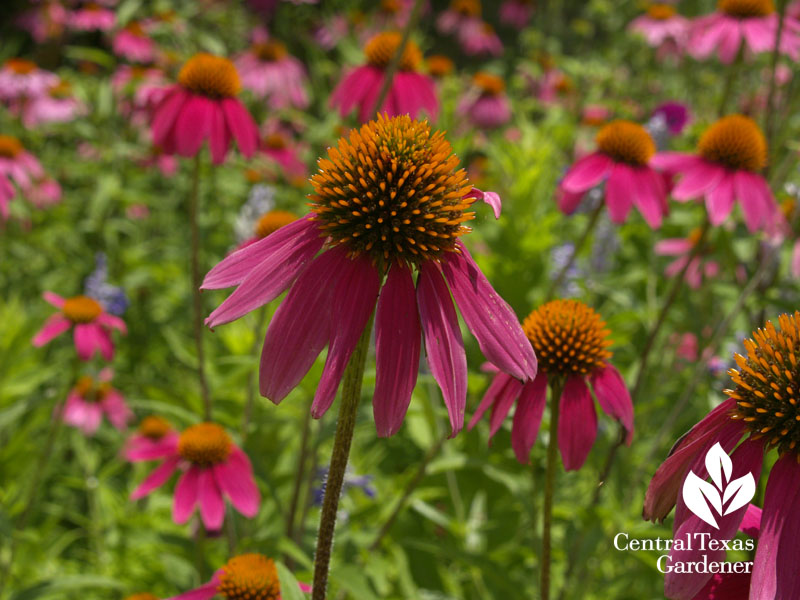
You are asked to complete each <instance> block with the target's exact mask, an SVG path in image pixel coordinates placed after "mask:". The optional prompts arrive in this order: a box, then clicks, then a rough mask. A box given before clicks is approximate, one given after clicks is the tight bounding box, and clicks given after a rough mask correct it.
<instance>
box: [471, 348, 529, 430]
mask: <svg viewBox="0 0 800 600" xmlns="http://www.w3.org/2000/svg"><path fill="white" fill-rule="evenodd" d="M485 364H486V365H491V363H485ZM491 366H492V367H494V365H491ZM492 372H494V373H495V376H494V377H493V378H492V382H491V383H490V384H489V388H488V389H487V390H486V393H485V394H484V395H483V398H482V399H481V403H480V404H479V405H478V408H477V410H476V411H475V413H474V414H473V415H472V418H471V419H470V420H469V425H467V429H468V430H472V428H473V427H475V425H477V423H478V421H480V420H481V417H483V415H484V414H485V413H486V411H487V410H489V409H490V408H492V407H493V406H494V405H495V403H496V402H499V401H500V397H501V395H503V396H505V395H510V396H511V401H512V402H513V400H514V399H515V398H516V397H517V395H519V392H520V391H521V390H522V384H521V383H520V382H518V381H516V380H515V379H514V378H513V377H511V376H510V375H507V374H506V373H503V372H500V371H492ZM513 384H516V385H513ZM510 409H511V406H510V405H509V407H508V409H506V414H507V413H508V411H509V410H510ZM492 412H493V414H494V412H495V411H492ZM502 418H505V415H503V417H502ZM501 420H502V419H501ZM490 437H491V436H490Z"/></svg>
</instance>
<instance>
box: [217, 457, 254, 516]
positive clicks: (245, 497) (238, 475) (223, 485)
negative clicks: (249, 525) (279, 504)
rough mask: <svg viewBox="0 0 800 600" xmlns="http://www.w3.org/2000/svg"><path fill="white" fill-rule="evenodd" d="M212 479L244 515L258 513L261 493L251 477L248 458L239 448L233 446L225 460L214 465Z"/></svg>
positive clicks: (251, 469) (251, 468)
mask: <svg viewBox="0 0 800 600" xmlns="http://www.w3.org/2000/svg"><path fill="white" fill-rule="evenodd" d="M213 471H214V479H215V480H216V482H217V485H218V486H219V489H221V490H222V491H223V492H225V494H227V496H228V498H230V501H231V504H233V505H234V506H235V507H236V509H237V510H238V511H239V512H240V513H242V514H243V515H244V516H246V517H249V518H251V519H252V518H253V517H255V516H256V515H257V514H258V507H259V505H260V504H261V494H260V493H259V491H258V486H257V485H256V482H255V480H254V479H253V467H252V466H251V465H250V459H248V458H247V455H246V454H245V453H244V452H242V450H240V449H239V448H236V447H234V449H233V451H232V452H231V455H230V456H229V457H228V460H227V461H226V462H223V463H220V464H218V465H214V467H213Z"/></svg>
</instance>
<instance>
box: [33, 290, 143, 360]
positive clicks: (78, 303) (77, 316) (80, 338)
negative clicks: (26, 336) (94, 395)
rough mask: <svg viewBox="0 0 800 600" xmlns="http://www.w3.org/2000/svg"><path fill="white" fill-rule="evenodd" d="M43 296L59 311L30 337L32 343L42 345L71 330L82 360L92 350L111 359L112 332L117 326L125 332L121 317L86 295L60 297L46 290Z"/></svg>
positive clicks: (91, 352) (112, 356) (87, 357)
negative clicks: (105, 309)
mask: <svg viewBox="0 0 800 600" xmlns="http://www.w3.org/2000/svg"><path fill="white" fill-rule="evenodd" d="M43 297H44V299H45V300H47V302H49V303H50V304H52V305H53V306H55V307H56V308H58V309H60V312H58V313H56V314H54V315H53V316H51V317H50V318H49V319H48V320H47V322H46V323H45V324H44V326H43V327H42V328H41V329H40V330H39V333H37V334H36V336H35V337H34V338H33V345H34V346H36V347H40V346H44V345H45V344H47V343H49V342H50V341H51V340H52V339H53V338H56V337H58V336H59V335H61V334H62V333H64V332H66V331H68V330H69V329H73V338H74V340H75V349H76V350H77V351H78V357H79V358H80V359H81V360H90V359H91V358H92V356H93V355H94V353H95V352H100V354H101V355H102V356H103V358H104V359H105V360H111V359H112V358H114V343H113V342H112V341H111V332H112V330H114V329H117V330H119V331H121V332H122V333H126V331H127V330H126V328H125V323H124V322H123V321H122V319H120V318H119V317H116V316H114V315H111V314H108V313H107V312H105V311H104V310H103V307H102V306H101V305H100V303H99V302H98V301H97V300H95V299H94V298H90V297H89V296H73V297H72V298H62V297H61V296H59V295H57V294H54V293H53V292H45V293H44V294H43Z"/></svg>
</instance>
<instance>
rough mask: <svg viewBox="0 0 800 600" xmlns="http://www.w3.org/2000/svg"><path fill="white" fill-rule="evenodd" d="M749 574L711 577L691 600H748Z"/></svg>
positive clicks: (728, 574)
mask: <svg viewBox="0 0 800 600" xmlns="http://www.w3.org/2000/svg"><path fill="white" fill-rule="evenodd" d="M751 577H752V575H751V574H750V573H725V574H717V575H714V576H713V577H711V579H710V580H709V581H708V583H707V584H706V585H705V587H704V588H703V589H702V590H700V591H699V592H698V594H697V595H696V596H695V597H694V598H692V600H748V599H749V598H750V579H751Z"/></svg>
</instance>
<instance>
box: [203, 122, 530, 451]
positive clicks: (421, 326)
mask: <svg viewBox="0 0 800 600" xmlns="http://www.w3.org/2000/svg"><path fill="white" fill-rule="evenodd" d="M457 166H458V159H457V158H456V157H455V156H453V155H452V149H451V147H450V144H449V143H448V142H447V140H446V139H445V138H444V136H443V134H442V133H441V132H434V131H431V129H430V126H429V125H428V124H427V123H425V122H419V121H412V120H411V119H410V118H409V117H408V116H407V115H403V116H400V117H395V118H393V119H386V118H384V117H382V116H379V117H378V119H377V120H375V121H371V122H370V123H368V124H366V125H363V126H362V127H361V128H360V129H354V130H352V131H351V132H350V135H349V138H342V139H340V140H339V143H338V145H337V146H336V147H333V148H330V149H329V151H328V157H327V158H323V159H320V161H319V168H320V170H319V173H317V174H316V175H314V177H312V185H313V186H314V193H313V194H312V195H311V196H310V199H311V201H312V205H311V212H310V213H309V214H308V215H306V216H305V217H304V218H302V219H299V220H297V221H295V222H294V223H291V224H290V225H287V226H285V227H282V228H281V229H279V230H278V231H277V232H275V233H274V234H272V235H270V236H268V237H266V238H264V239H263V240H261V241H259V242H257V243H255V244H251V245H250V246H247V247H246V248H244V249H242V250H239V251H238V252H234V253H233V254H231V255H230V256H228V257H227V258H226V259H224V260H223V261H222V262H221V263H219V264H218V265H217V266H215V267H214V268H213V269H212V270H211V271H210V272H209V273H208V274H207V275H206V278H205V280H204V281H203V286H202V287H203V289H221V288H226V287H231V286H238V287H237V289H236V290H235V291H234V292H233V294H231V295H230V296H229V297H228V299H227V300H225V301H224V302H223V303H222V304H221V305H220V306H219V307H218V308H217V309H216V310H214V311H213V312H212V313H211V315H210V316H209V318H208V319H207V320H206V323H207V324H208V325H209V326H211V327H214V326H216V325H220V324H223V323H228V322H230V321H233V320H235V319H238V318H240V317H241V316H242V315H244V314H246V313H248V312H250V311H252V310H254V309H256V308H258V307H259V306H262V305H264V304H266V303H268V302H270V301H272V300H274V299H275V298H277V297H278V296H279V295H280V294H281V293H283V292H284V291H285V290H287V289H288V290H289V292H288V295H287V296H286V298H285V299H284V301H283V303H282V304H281V305H280V306H279V307H278V309H277V311H276V313H275V316H274V318H273V319H272V321H271V322H270V325H269V328H268V330H267V335H266V339H265V341H264V348H263V351H262V354H261V369H260V390H261V394H262V395H264V396H266V397H267V398H269V399H270V400H272V401H273V402H275V403H279V402H280V401H281V400H283V398H285V397H286V396H287V395H288V394H289V392H290V391H291V390H292V389H293V388H294V387H295V386H296V385H297V384H298V383H299V382H300V381H301V380H302V378H303V377H304V375H305V374H306V373H307V372H308V370H309V369H310V368H311V365H312V364H313V363H314V361H315V360H316V357H317V355H318V354H319V353H320V352H321V351H322V349H323V348H324V347H325V346H326V345H329V350H328V357H327V360H326V364H325V368H324V370H323V373H322V378H321V380H320V383H319V385H318V387H317V391H316V394H315V397H314V401H313V403H312V407H311V414H312V416H314V417H317V418H319V417H321V416H322V415H323V414H325V412H326V411H327V410H328V409H329V408H330V406H331V404H332V403H333V400H334V398H335V395H336V390H337V388H338V386H339V382H340V380H341V378H342V375H343V373H344V369H345V366H346V365H347V363H348V361H349V359H350V356H351V354H352V353H353V351H354V349H355V347H356V345H357V343H358V340H359V339H360V337H361V335H362V333H363V331H364V328H365V326H366V324H367V321H368V319H369V318H370V316H371V315H372V314H373V312H375V339H376V362H377V366H376V372H377V380H376V387H375V395H374V402H373V409H374V415H375V423H376V427H377V430H378V434H379V435H381V436H389V435H393V434H394V433H396V432H397V431H398V429H399V428H400V426H401V425H402V423H403V419H404V417H405V413H406V410H407V408H408V404H409V402H410V400H411V393H412V391H413V388H414V385H415V384H416V379H417V374H418V369H419V360H420V342H421V341H422V339H423V338H424V342H425V347H426V350H427V359H428V364H429V365H430V368H431V373H432V374H433V377H434V379H435V380H436V381H437V383H438V384H439V386H440V387H441V389H442V392H443V395H444V399H445V404H446V405H447V407H448V411H449V413H450V423H451V426H452V430H453V434H454V435H455V434H456V433H457V432H458V431H459V430H460V429H461V427H462V425H463V418H464V407H465V404H466V392H467V387H466V384H467V370H466V354H465V352H464V344H463V340H462V338H461V331H460V328H459V326H458V317H457V315H456V311H455V306H454V304H453V301H454V300H455V302H456V303H457V305H458V307H459V308H460V309H461V313H462V316H463V317H464V320H465V321H466V323H467V326H468V327H469V328H470V330H471V331H472V332H473V333H474V334H475V336H476V337H477V338H478V342H479V346H480V348H481V350H482V351H483V353H484V355H485V356H486V357H487V358H489V359H490V360H491V361H492V362H493V363H494V364H496V365H498V367H499V368H501V369H502V370H503V371H504V372H508V373H509V374H511V375H512V376H513V377H516V378H518V379H520V380H528V379H531V378H532V377H533V376H534V375H535V373H536V357H535V355H534V353H533V349H532V348H531V345H530V342H528V340H527V338H525V335H524V333H523V331H522V329H521V327H520V326H519V324H518V322H517V319H516V317H515V315H514V312H513V310H512V309H511V307H509V306H508V304H506V303H505V301H504V300H503V299H502V298H501V297H500V296H499V295H498V294H497V293H496V292H495V291H494V289H492V287H491V285H490V284H489V282H488V281H487V280H486V278H485V276H484V275H483V274H482V273H481V271H480V269H479V268H478V266H477V264H476V263H475V262H474V261H473V260H472V257H471V256H470V254H469V252H468V251H467V249H466V247H465V246H464V245H463V244H462V243H461V242H460V240H459V239H458V238H459V237H461V236H462V235H463V234H465V233H467V232H468V231H469V229H468V228H466V227H465V226H464V225H463V223H464V222H466V221H468V220H470V219H472V218H473V216H474V214H473V213H472V212H465V211H466V210H467V209H468V208H469V207H470V206H471V205H472V204H473V203H474V202H475V200H477V199H482V200H484V201H487V202H489V203H490V204H491V205H492V206H493V208H494V209H495V214H496V215H499V209H500V201H499V198H498V197H497V195H496V194H492V193H483V192H481V191H479V190H476V189H475V188H473V187H472V185H471V184H470V183H469V181H468V180H467V178H466V174H465V172H464V171H463V169H462V170H456V168H457ZM361 172H364V173H367V174H369V175H368V176H362V177H360V178H359V176H358V174H359V173H361ZM406 172H408V173H409V175H408V176H407V177H406V176H403V177H399V178H397V176H396V175H395V174H399V173H406ZM370 173H371V174H370ZM411 174H413V176H412V175H411ZM354 175H355V177H354ZM351 178H352V181H354V183H353V184H352V185H351V186H348V185H343V184H341V183H340V182H344V181H349V180H351ZM389 182H392V184H391V186H390V185H387V183H389ZM356 206H358V207H359V209H358V210H354V208H353V207H356ZM320 251H322V252H321V253H320ZM318 254H319V255H318ZM415 270H416V271H418V273H419V276H418V277H417V279H416V286H415V284H414V271H415ZM384 277H385V280H384ZM448 284H449V286H448ZM379 294H380V298H379V297H378V296H379ZM330 306H338V307H340V309H339V310H337V311H336V314H335V315H334V313H332V312H331V311H330V310H329V307H330ZM311 315H315V317H314V318H313V319H312V318H310V316H311ZM290 331H291V332H293V333H292V334H291V335H289V332H290Z"/></svg>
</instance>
